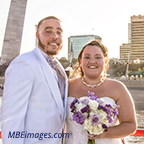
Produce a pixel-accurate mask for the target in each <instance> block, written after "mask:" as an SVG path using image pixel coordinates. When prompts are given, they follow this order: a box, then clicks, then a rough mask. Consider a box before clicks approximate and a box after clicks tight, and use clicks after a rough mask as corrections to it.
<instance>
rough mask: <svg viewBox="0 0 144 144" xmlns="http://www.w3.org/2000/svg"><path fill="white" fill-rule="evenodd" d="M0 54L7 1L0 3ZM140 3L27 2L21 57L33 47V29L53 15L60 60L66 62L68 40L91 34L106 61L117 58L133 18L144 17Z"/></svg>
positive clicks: (94, 0) (93, 0)
mask: <svg viewBox="0 0 144 144" xmlns="http://www.w3.org/2000/svg"><path fill="white" fill-rule="evenodd" d="M0 5H1V9H0V52H1V50H2V46H3V39H4V32H5V27H6V22H7V16H8V11H9V6H10V0H5V1H2V0H0ZM143 5H144V1H143V0H137V1H136V0H127V1H124V0H121V1H114V0H109V1H106V0H101V1H100V0H89V1H87V0H83V1H82V0H79V1H76V0H74V1H66V0H61V1H58V0H54V1H51V2H47V0H42V1H39V0H28V3H27V9H26V16H25V23H24V31H23V38H22V45H21V52H20V53H21V54H22V53H25V52H28V51H30V50H33V49H34V47H35V25H36V24H37V23H38V21H39V20H40V19H41V18H44V17H46V16H49V15H55V16H57V17H58V18H60V19H61V20H62V21H63V24H64V47H63V50H62V51H61V53H60V55H59V57H61V56H64V57H66V58H67V50H68V37H70V36H73V35H89V34H94V35H98V36H100V37H101V38H102V43H103V44H104V45H105V46H107V48H108V49H109V57H110V58H111V57H115V58H119V48H120V45H122V44H123V43H128V23H130V17H131V16H133V15H144V9H143Z"/></svg>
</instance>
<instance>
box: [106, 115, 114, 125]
mask: <svg viewBox="0 0 144 144" xmlns="http://www.w3.org/2000/svg"><path fill="white" fill-rule="evenodd" d="M107 119H108V121H109V123H112V122H113V120H112V118H111V117H110V116H109V115H107Z"/></svg>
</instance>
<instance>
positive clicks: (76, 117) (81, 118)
mask: <svg viewBox="0 0 144 144" xmlns="http://www.w3.org/2000/svg"><path fill="white" fill-rule="evenodd" d="M73 121H76V122H77V123H79V124H81V125H82V124H83V123H84V121H85V117H84V116H83V115H82V114H81V113H80V112H76V113H75V114H73Z"/></svg>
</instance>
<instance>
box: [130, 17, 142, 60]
mask: <svg viewBox="0 0 144 144" xmlns="http://www.w3.org/2000/svg"><path fill="white" fill-rule="evenodd" d="M130 59H131V60H133V61H134V60H137V59H139V60H140V62H144V15H143V16H142V15H139V16H135V15H134V16H132V17H131V54H130Z"/></svg>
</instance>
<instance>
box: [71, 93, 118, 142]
mask: <svg viewBox="0 0 144 144" xmlns="http://www.w3.org/2000/svg"><path fill="white" fill-rule="evenodd" d="M94 95H95V94H94V93H93V92H88V97H81V98H79V99H78V98H75V99H74V100H73V102H72V103H71V105H70V108H71V112H72V113H73V115H72V117H73V121H75V122H76V123H78V124H80V125H83V126H84V129H86V130H87V132H88V134H92V135H99V134H102V133H103V132H104V131H105V132H106V131H108V125H109V124H110V123H112V122H113V119H114V118H115V116H117V115H118V106H117V105H116V104H114V105H110V104H106V103H105V101H104V100H103V99H102V98H98V97H97V96H94ZM87 144H95V140H90V139H88V143H87Z"/></svg>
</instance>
